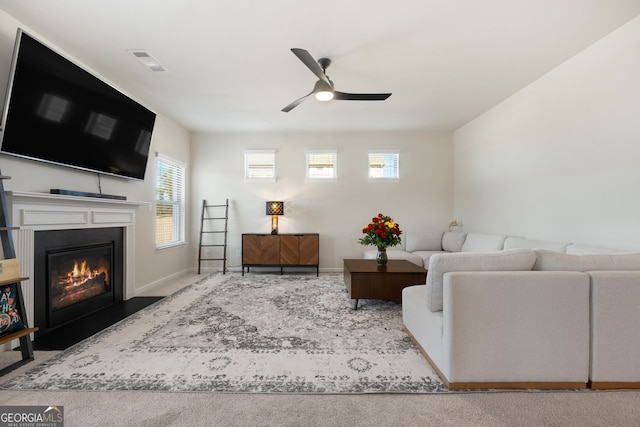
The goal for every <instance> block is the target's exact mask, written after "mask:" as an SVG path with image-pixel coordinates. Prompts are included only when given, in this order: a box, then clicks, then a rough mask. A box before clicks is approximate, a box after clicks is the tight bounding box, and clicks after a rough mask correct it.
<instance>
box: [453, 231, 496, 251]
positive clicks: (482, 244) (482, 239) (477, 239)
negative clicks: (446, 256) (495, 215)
mask: <svg viewBox="0 0 640 427" xmlns="http://www.w3.org/2000/svg"><path fill="white" fill-rule="evenodd" d="M506 238H507V236H505V235H504V234H482V233H469V234H467V238H466V239H465V240H464V245H462V252H494V251H501V250H502V249H504V240H505V239H506Z"/></svg>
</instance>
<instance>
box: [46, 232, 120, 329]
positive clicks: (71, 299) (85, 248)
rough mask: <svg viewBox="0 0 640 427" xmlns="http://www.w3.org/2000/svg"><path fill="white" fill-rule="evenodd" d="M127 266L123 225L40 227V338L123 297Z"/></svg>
mask: <svg viewBox="0 0 640 427" xmlns="http://www.w3.org/2000/svg"><path fill="white" fill-rule="evenodd" d="M123 266H124V229H123V228H121V227H112V228H91V229H71V230H43V231H36V232H35V236H34V323H35V326H37V327H38V328H40V329H39V331H38V332H37V333H36V338H37V337H38V336H42V335H45V334H46V333H48V332H51V331H53V330H54V329H56V328H58V327H61V326H63V325H65V324H68V323H69V322H72V321H74V320H77V319H80V318H82V317H84V316H87V315H90V314H92V313H94V312H96V311H98V310H101V309H103V308H106V307H109V306H111V305H113V304H114V303H115V302H116V301H122V300H123V289H124V285H123V282H124V274H123V270H124V267H123ZM72 271H73V274H72ZM76 275H77V277H79V278H75V276H76Z"/></svg>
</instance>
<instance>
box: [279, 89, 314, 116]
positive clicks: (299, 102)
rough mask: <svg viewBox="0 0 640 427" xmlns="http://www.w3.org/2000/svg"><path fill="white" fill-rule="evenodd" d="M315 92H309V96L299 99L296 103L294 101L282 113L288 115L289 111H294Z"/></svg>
mask: <svg viewBox="0 0 640 427" xmlns="http://www.w3.org/2000/svg"><path fill="white" fill-rule="evenodd" d="M312 93H313V92H309V93H308V94H306V95H305V96H303V97H302V98H298V99H296V100H295V101H293V102H292V103H291V104H289V105H287V106H286V107H284V108H283V109H282V110H281V111H284V112H285V113H288V112H289V111H291V110H293V109H294V108H296V107H297V106H298V105H300V104H302V101H304V100H305V99H307V97H308V96H309V95H311V94H312Z"/></svg>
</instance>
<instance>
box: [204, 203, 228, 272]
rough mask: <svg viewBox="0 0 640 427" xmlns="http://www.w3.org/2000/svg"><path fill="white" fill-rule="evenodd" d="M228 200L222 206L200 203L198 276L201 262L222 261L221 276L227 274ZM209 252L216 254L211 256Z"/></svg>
mask: <svg viewBox="0 0 640 427" xmlns="http://www.w3.org/2000/svg"><path fill="white" fill-rule="evenodd" d="M228 224H229V199H226V201H225V203H224V204H223V205H208V204H207V201H206V200H203V201H202V214H201V216H200V241H199V244H198V274H200V270H201V268H202V262H203V261H222V274H226V272H227V232H228ZM210 251H214V252H216V255H218V256H216V255H211V253H210Z"/></svg>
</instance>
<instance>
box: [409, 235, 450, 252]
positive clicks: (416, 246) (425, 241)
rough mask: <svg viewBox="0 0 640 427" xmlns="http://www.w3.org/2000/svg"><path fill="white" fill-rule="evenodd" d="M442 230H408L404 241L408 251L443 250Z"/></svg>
mask: <svg viewBox="0 0 640 427" xmlns="http://www.w3.org/2000/svg"><path fill="white" fill-rule="evenodd" d="M442 234H443V232H442V231H439V230H426V231H407V232H406V233H405V237H404V242H405V247H406V250H407V252H415V251H440V250H442Z"/></svg>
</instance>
